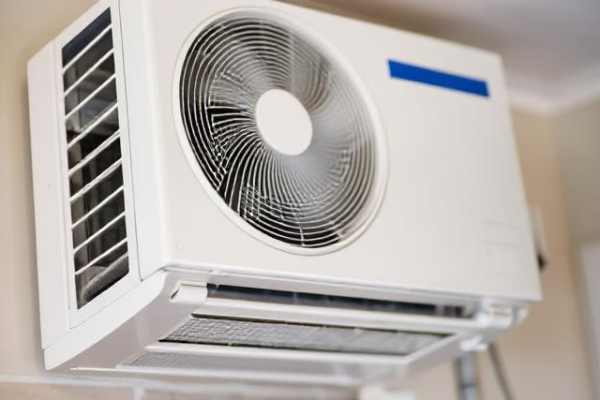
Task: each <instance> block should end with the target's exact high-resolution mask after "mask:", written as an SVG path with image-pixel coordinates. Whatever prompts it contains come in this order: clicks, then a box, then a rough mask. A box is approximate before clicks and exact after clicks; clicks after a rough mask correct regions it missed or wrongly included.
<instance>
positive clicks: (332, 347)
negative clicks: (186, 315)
mask: <svg viewBox="0 0 600 400" xmlns="http://www.w3.org/2000/svg"><path fill="white" fill-rule="evenodd" d="M446 337H448V335H447V334H437V333H420V332H407V331H396V330H380V329H359V328H349V327H340V326H324V325H310V324H300V323H287V322H273V321H254V320H244V319H229V318H217V317H203V316H195V317H194V318H191V319H190V320H189V321H188V322H186V323H185V324H183V325H182V326H181V327H179V328H178V329H177V330H176V331H174V332H173V333H171V334H170V335H169V336H167V337H166V338H164V339H163V340H162V342H170V343H193V344H211V345H226V346H244V347H261V348H277V349H288V350H309V351H325V352H343V353H357V354H377V355H394V356H406V355H409V354H412V353H414V352H417V351H419V350H422V349H424V348H426V347H428V346H430V345H432V344H434V343H436V342H438V341H440V340H442V339H444V338H446Z"/></svg>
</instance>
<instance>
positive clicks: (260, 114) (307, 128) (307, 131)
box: [256, 89, 313, 156]
mask: <svg viewBox="0 0 600 400" xmlns="http://www.w3.org/2000/svg"><path fill="white" fill-rule="evenodd" d="M256 124H257V125H258V130H259V131H260V134H261V135H262V137H263V139H264V140H265V141H266V142H267V144H269V146H271V147H273V148H274V149H275V150H277V151H279V152H281V153H283V154H287V155H290V156H296V155H298V154H302V153H303V152H304V151H305V150H306V149H307V148H308V146H309V145H310V142H311V141H312V135H313V129H312V122H311V120H310V115H308V111H306V108H304V106H303V105H302V104H301V103H300V101H298V99H297V98H296V97H295V96H294V95H293V94H291V93H290V92H287V91H285V90H281V89H271V90H268V91H266V92H265V93H263V95H262V96H260V99H258V103H257V104H256Z"/></svg>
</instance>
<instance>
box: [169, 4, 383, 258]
mask: <svg viewBox="0 0 600 400" xmlns="http://www.w3.org/2000/svg"><path fill="white" fill-rule="evenodd" d="M273 89H279V90H285V91H287V92H289V93H291V94H292V95H294V96H295V97H296V98H297V99H298V100H299V101H300V103H301V104H302V105H303V106H304V107H305V109H306V110H307V112H308V114H309V116H310V119H311V123H312V128H313V132H312V141H311V143H310V145H309V146H308V148H307V149H306V150H305V151H304V152H302V153H301V154H298V155H287V154H283V153H281V152H279V151H277V150H276V149H275V148H273V147H272V146H270V145H269V143H268V142H267V141H265V139H264V137H263V136H262V135H261V132H260V129H259V127H258V126H257V123H256V113H255V111H256V105H257V102H258V100H259V98H260V97H261V96H262V95H263V94H264V93H265V92H267V91H270V90H273ZM179 94H180V107H181V116H182V122H183V127H184V130H185V133H186V135H187V139H188V141H189V144H190V146H191V149H192V151H193V154H194V155H195V158H196V160H197V162H198V164H199V166H200V168H201V170H202V172H203V175H204V176H205V177H206V180H207V181H208V183H209V185H210V186H211V187H212V188H213V189H214V190H215V191H216V193H217V194H218V196H219V197H220V198H221V199H222V200H223V201H224V202H225V204H226V205H227V206H228V207H229V208H230V209H231V210H233V211H234V213H235V214H237V215H238V216H239V217H241V218H242V219H243V220H244V221H246V222H247V223H248V224H249V225H251V226H252V227H254V228H255V229H257V230H258V231H260V232H262V233H264V234H266V235H268V236H270V237H271V238H274V239H276V240H278V241H279V242H283V243H286V244H289V245H292V246H294V247H296V248H297V247H301V248H314V249H316V248H325V247H327V246H331V245H333V244H336V243H340V242H342V241H344V240H346V239H348V238H349V237H351V236H352V235H353V234H354V233H357V232H358V231H359V230H360V228H361V227H362V226H364V225H365V224H366V222H367V221H368V220H369V219H370V218H369V217H370V216H372V214H373V213H374V212H375V208H376V207H375V206H374V205H373V203H374V202H373V199H374V192H375V189H376V188H375V186H376V185H375V181H376V176H377V175H376V174H377V173H378V172H381V171H378V163H377V157H376V156H377V155H378V154H379V150H378V148H377V146H378V143H377V140H376V130H375V126H374V123H373V121H372V120H371V117H370V113H369V112H368V111H369V110H368V109H367V107H366V105H365V103H364V102H363V99H362V96H361V93H360V92H359V90H358V89H357V88H356V85H355V83H354V81H353V80H352V79H351V78H350V76H349V75H348V73H347V71H346V70H345V69H344V68H342V67H341V66H340V65H339V63H337V62H336V61H335V60H333V59H331V57H326V56H325V52H324V51H323V50H322V48H321V47H319V46H317V45H316V44H315V41H314V40H311V39H309V38H308V37H307V36H306V35H303V34H301V33H300V32H299V31H298V30H297V29H292V24H288V23H286V22H285V20H282V19H279V18H275V17H274V16H273V15H270V14H268V13H263V12H259V11H238V12H233V13H230V14H228V15H226V16H223V17H221V18H219V19H217V20H215V21H213V22H212V23H210V24H209V25H207V26H206V27H205V28H204V29H202V30H201V31H200V33H199V34H198V35H197V36H196V37H195V39H194V40H193V42H192V44H191V46H190V48H189V50H188V51H187V54H186V57H185V59H184V61H183V65H182V70H181V76H180V86H179ZM368 205H371V207H369V206H368Z"/></svg>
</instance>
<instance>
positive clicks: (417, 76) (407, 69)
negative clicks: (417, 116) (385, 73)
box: [388, 60, 490, 97]
mask: <svg viewBox="0 0 600 400" xmlns="http://www.w3.org/2000/svg"><path fill="white" fill-rule="evenodd" d="M388 64H389V67H390V76H391V77H392V78H395V79H404V80H407V81H412V82H418V83H424V84H426V85H432V86H438V87H441V88H445V89H450V90H457V91H459V92H465V93H470V94H474V95H477V96H482V97H490V92H489V90H488V85H487V82H485V81H482V80H480V79H474V78H468V77H466V76H460V75H455V74H449V73H447V72H442V71H436V70H434V69H429V68H423V67H419V66H417V65H412V64H406V63H402V62H399V61H394V60H388Z"/></svg>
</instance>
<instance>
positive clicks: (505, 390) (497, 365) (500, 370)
mask: <svg viewBox="0 0 600 400" xmlns="http://www.w3.org/2000/svg"><path fill="white" fill-rule="evenodd" d="M488 352H489V353H490V359H491V360H492V367H493V369H494V373H495V375H496V379H497V380H498V385H500V389H501V391H502V394H503V395H504V398H505V399H506V400H516V398H515V396H514V394H513V390H512V388H511V387H510V383H509V382H508V377H507V375H506V371H505V369H504V365H503V364H502V359H501V358H500V352H499V351H498V347H497V346H496V344H494V343H492V344H490V346H489V350H488Z"/></svg>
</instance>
